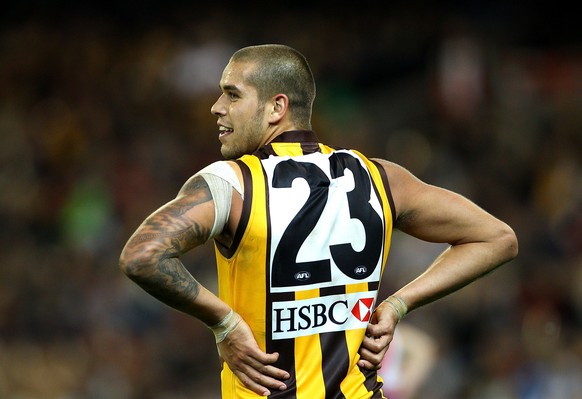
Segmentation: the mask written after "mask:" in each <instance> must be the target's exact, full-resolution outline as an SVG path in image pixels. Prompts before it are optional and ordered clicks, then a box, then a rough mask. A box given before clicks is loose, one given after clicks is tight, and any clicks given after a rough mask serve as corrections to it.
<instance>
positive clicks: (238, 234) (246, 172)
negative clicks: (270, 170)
mask: <svg viewBox="0 0 582 399" xmlns="http://www.w3.org/2000/svg"><path fill="white" fill-rule="evenodd" d="M235 162H236V163H237V165H238V166H239V167H240V169H241V172H242V175H243V183H244V189H243V190H244V195H243V206H242V210H241V216H240V220H239V222H238V226H237V228H236V231H235V233H234V238H233V240H232V244H231V245H230V247H226V246H224V245H222V244H221V243H219V242H218V241H216V240H214V242H215V243H216V248H217V249H218V251H219V252H220V254H221V255H222V256H224V257H225V258H227V259H230V258H232V256H233V255H234V253H235V252H236V250H237V249H238V246H239V244H240V242H241V240H242V237H243V234H244V232H245V230H246V228H247V225H248V223H249V217H250V215H251V205H252V202H253V188H252V179H251V170H250V169H249V167H248V166H247V164H245V163H244V162H243V161H240V160H236V161H235Z"/></svg>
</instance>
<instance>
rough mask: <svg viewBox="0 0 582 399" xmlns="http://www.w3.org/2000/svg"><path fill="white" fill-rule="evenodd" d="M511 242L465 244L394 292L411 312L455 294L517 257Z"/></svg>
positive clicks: (509, 240) (452, 248) (442, 255)
mask: <svg viewBox="0 0 582 399" xmlns="http://www.w3.org/2000/svg"><path fill="white" fill-rule="evenodd" d="M514 251H515V248H513V241H512V240H511V238H508V239H505V238H504V237H500V239H499V241H498V242H495V243H486V242H478V243H466V244H460V245H453V246H451V247H449V248H448V249H446V250H445V251H444V252H443V253H442V254H441V255H440V256H439V257H438V258H437V259H436V260H435V261H434V262H433V263H432V264H431V265H430V266H429V267H428V269H427V270H426V271H425V272H424V273H422V274H421V275H420V276H418V277H417V278H416V279H415V280H413V281H412V282H410V283H409V284H407V285H406V286H404V287H403V288H401V289H399V290H398V291H397V292H395V295H397V296H399V297H400V298H402V299H403V300H404V302H405V303H406V305H407V306H408V311H409V312H410V311H412V310H414V309H416V308H419V307H421V306H423V305H426V304H428V303H431V302H433V301H436V300H437V299H439V298H442V297H444V296H446V295H448V294H450V293H453V292H455V291H457V290H459V289H461V288H462V287H464V286H466V285H467V284H470V283H471V282H473V281H475V280H477V279H479V278H480V277H482V276H484V275H485V274H487V273H489V272H491V271H493V270H495V269H496V268H497V267H499V266H501V265H502V264H504V263H505V262H507V261H509V260H511V259H512V258H513V257H514V256H515V255H514Z"/></svg>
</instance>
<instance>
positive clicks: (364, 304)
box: [352, 298, 374, 322]
mask: <svg viewBox="0 0 582 399" xmlns="http://www.w3.org/2000/svg"><path fill="white" fill-rule="evenodd" d="M373 304H374V298H361V299H358V302H356V304H355V305H354V307H353V308H352V314H353V315H354V316H355V317H356V319H358V320H360V321H363V322H367V321H369V320H370V317H371V316H372V305H373Z"/></svg>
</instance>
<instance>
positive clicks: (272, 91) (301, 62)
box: [231, 44, 315, 129]
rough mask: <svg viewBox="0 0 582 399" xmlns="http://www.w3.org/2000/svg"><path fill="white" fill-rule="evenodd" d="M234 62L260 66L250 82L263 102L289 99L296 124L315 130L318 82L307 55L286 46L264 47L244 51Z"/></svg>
mask: <svg viewBox="0 0 582 399" xmlns="http://www.w3.org/2000/svg"><path fill="white" fill-rule="evenodd" d="M231 61H234V62H241V61H248V62H251V63H254V64H256V69H255V71H254V72H253V73H252V74H251V75H250V76H249V77H248V82H249V84H251V85H253V86H254V87H255V88H256V89H257V94H258V95H259V98H260V99H261V100H263V101H266V100H267V99H269V98H271V97H272V96H274V95H276V94H279V93H282V94H285V95H287V97H288V98H289V108H290V110H291V118H292V119H293V121H294V123H295V124H297V125H298V126H302V127H305V128H308V129H311V113H312V109H313V102H314V100H315V79H314V78H313V73H312V71H311V67H310V66H309V63H308V62H307V59H306V58H305V56H303V54H301V53H300V52H299V51H297V50H295V49H294V48H292V47H289V46H286V45H282V44H263V45H257V46H248V47H243V48H241V49H240V50H238V51H236V52H235V53H234V54H233V55H232V57H231Z"/></svg>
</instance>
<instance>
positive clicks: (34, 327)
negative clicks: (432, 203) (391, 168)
mask: <svg viewBox="0 0 582 399" xmlns="http://www.w3.org/2000/svg"><path fill="white" fill-rule="evenodd" d="M38 3H39V4H44V3H43V2H38ZM22 4H25V5H26V4H34V2H24V3H22ZM57 4H66V5H70V3H68V2H61V3H59V2H57ZM89 4H90V3H89ZM120 4H121V5H122V6H119V7H118V8H117V9H113V10H103V9H101V8H99V6H97V5H94V6H92V7H91V6H86V8H83V7H80V6H78V8H76V9H74V10H72V11H71V10H69V12H68V13H65V12H63V10H61V9H58V10H55V9H54V8H51V7H49V6H46V7H45V8H43V9H41V10H40V11H39V10H36V12H31V13H30V15H28V14H27V13H25V12H24V11H23V10H24V9H23V7H24V6H19V7H16V6H15V7H12V8H9V10H8V13H7V14H5V15H4V17H1V18H0V23H1V25H0V220H1V223H0V249H1V250H0V398H3V399H4V398H6V399H37V398H38V399H41V398H42V399H52V398H55V399H57V398H58V399H78V398H79V399H80V398H83V399H116V398H124V399H125V398H126V399H181V398H196V399H207V398H209V399H214V398H218V397H219V375H218V373H219V370H220V364H219V361H218V357H217V353H216V348H215V345H214V341H213V337H212V334H210V333H209V332H208V331H207V329H206V328H205V327H204V326H203V325H202V324H201V323H200V322H198V321H197V320H193V319H190V318H188V317H186V316H185V315H182V314H179V313H178V312H175V311H173V310H170V309H169V308H167V307H164V305H161V304H159V303H158V302H156V301H155V300H153V299H151V298H150V297H149V296H148V295H147V294H145V293H144V292H142V291H140V290H139V289H138V288H136V287H135V286H134V285H133V283H131V281H129V280H128V279H127V278H126V277H125V276H123V275H122V274H121V273H120V272H119V270H118V268H117V261H118V257H119V254H120V252H121V249H122V247H123V245H124V244H125V242H126V240H127V239H128V238H129V235H130V234H131V233H132V232H133V231H134V230H135V228H136V227H137V225H138V224H139V223H140V222H141V221H142V220H143V219H144V218H145V217H146V216H147V215H148V214H149V213H151V212H152V211H153V210H155V209H156V208H157V207H159V206H160V205H161V204H163V203H165V202H166V201H168V200H169V199H171V198H173V196H175V194H176V193H177V191H178V190H179V188H180V186H181V185H182V183H183V182H184V181H185V180H186V179H187V178H188V177H189V176H191V175H192V174H193V173H194V172H196V171H197V170H198V169H200V168H201V167H202V166H205V165H206V164H208V163H210V162H212V161H214V160H218V159H220V152H219V142H218V140H217V129H216V124H215V123H216V119H215V117H213V116H212V115H211V113H210V106H211V105H212V103H213V102H214V101H215V99H216V98H217V96H218V95H219V90H218V80H219V78H220V74H221V72H222V69H223V67H224V66H225V64H226V63H227V61H228V58H229V56H230V55H231V54H232V52H233V51H234V50H236V49H237V48H239V47H241V46H245V45H250V44H258V43H266V42H281V43H286V44H289V45H291V46H294V47H296V48H297V49H299V50H300V51H302V52H303V53H304V54H305V55H306V56H307V58H308V59H309V60H310V62H311V66H312V68H313V71H314V74H315V76H316V81H317V82H318V95H317V99H316V105H315V115H314V130H315V131H316V133H317V134H318V135H319V136H320V138H321V139H322V140H323V141H326V142H328V143H330V144H333V145H337V146H345V147H352V148H358V149H360V150H362V151H363V152H364V153H366V154H368V155H369V156H375V157H384V158H387V159H390V160H393V161H395V162H397V163H399V164H401V165H403V166H405V167H407V168H408V169H410V170H411V171H412V172H413V173H415V174H416V175H417V176H418V177H420V178H421V179H423V180H425V181H427V182H429V183H433V184H436V185H440V186H443V187H445V188H449V189H451V190H454V191H457V192H460V193H462V194H464V195H466V196H468V197H469V198H471V199H472V200H474V201H475V202H476V203H477V204H479V205H480V206H482V207H483V208H485V209H487V210H488V211H489V212H491V213H493V214H494V215H496V216H498V217H499V218H501V219H502V220H505V221H506V222H508V224H510V225H511V226H512V227H513V228H514V229H515V231H516V233H517V235H518V238H519V241H520V254H519V256H518V258H517V259H516V260H514V261H513V262H511V263H510V264H508V265H506V266H503V267H502V268H500V269H499V270H497V271H496V272H494V273H493V274H491V275H489V276H487V277H486V278H484V279H482V280H480V281H478V282H477V283H475V284H473V285H471V286H470V287H468V288H466V289H464V290H462V291H460V292H458V293H456V294H454V295H452V296H450V297H447V298H445V299H442V300H440V301H438V302H437V303H435V304H431V305H428V306H427V307H425V308H423V309H419V310H417V311H415V312H413V313H411V314H410V315H409V316H408V317H407V318H406V319H405V322H404V323H406V326H407V328H410V329H414V330H416V331H417V334H416V335H415V334H412V335H411V337H412V338H411V339H410V340H408V339H403V340H402V342H403V344H402V345H411V346H412V347H414V346H415V345H417V344H418V345H420V341H417V342H415V341H414V340H415V339H420V340H422V342H423V343H426V342H428V343H429V344H427V346H422V347H426V348H430V350H431V358H430V361H431V365H432V367H430V368H429V369H427V370H426V373H424V374H423V376H422V380H415V381H414V383H412V382H411V384H410V386H411V387H412V386H414V389H403V388H402V387H401V385H402V384H403V383H405V382H407V381H408V380H406V378H407V377H406V375H408V374H406V373H405V372H404V371H402V373H401V374H397V375H396V376H395V375H391V377H390V378H387V391H388V392H389V393H390V394H391V399H415V398H423V397H431V398H433V399H451V398H460V399H489V398H495V399H542V398H543V399H580V398H582V289H581V287H582V112H581V111H582V36H578V37H576V33H577V32H576V29H572V28H571V25H570V24H569V22H570V21H573V18H568V17H567V16H568V12H567V10H564V11H563V13H564V15H563V16H562V14H560V13H558V12H557V11H554V12H553V13H549V14H544V13H541V12H532V13H530V14H528V13H522V12H520V11H519V10H516V9H514V8H511V7H509V6H507V7H508V8H504V7H502V6H500V5H499V4H501V3H499V4H498V3H496V2H493V3H487V4H489V6H487V5H485V4H483V5H481V8H479V4H480V3H479V2H477V3H475V2H470V5H469V6H466V7H464V8H455V7H453V6H452V5H454V4H457V3H456V2H450V3H449V2H445V3H444V4H452V5H451V9H450V10H449V9H448V8H447V7H444V6H443V7H440V8H431V7H429V6H428V5H424V6H422V5H423V4H424V3H422V2H419V3H418V4H416V3H415V2H412V3H406V5H404V3H403V4H398V3H397V5H392V6H387V5H385V7H384V8H385V11H384V12H383V13H379V12H378V4H377V3H376V2H369V1H368V2H367V1H364V2H362V4H361V5H360V7H359V8H358V9H355V8H353V6H350V7H347V6H346V7H345V8H342V7H341V6H340V5H338V4H335V3H328V5H321V6H317V5H313V4H310V3H309V2H304V3H303V2H298V3H297V5H296V6H295V7H290V8H289V9H287V10H279V11H278V12H276V13H272V14H271V11H269V10H267V9H262V8H261V9H255V10H253V9H245V8H244V7H243V6H242V5H238V7H237V6H235V5H234V4H232V5H229V4H228V2H227V3H225V5H224V8H217V7H211V6H209V5H207V6H200V5H198V6H195V7H194V6H192V7H187V6H186V5H185V4H186V3H178V4H182V6H181V7H175V8H173V9H171V8H169V7H167V5H164V6H162V5H160V6H157V7H154V6H153V5H152V4H155V3H154V2H144V3H139V6H138V3H132V2H121V3H120ZM315 4H317V3H315ZM496 4H497V6H496V7H495V6H494V5H496ZM332 5H333V6H332ZM130 6H131V7H130ZM332 7H333V8H332ZM10 11H11V12H12V14H11V13H10ZM73 11H75V12H73ZM105 11H107V12H105ZM146 11H149V12H146ZM61 12H62V13H61ZM548 24H550V26H552V27H551V28H550V27H548V26H547V25H548ZM552 24H555V26H554V25H552ZM442 249H443V247H442V246H441V245H437V244H429V243H423V242H419V241H417V240H415V239H411V238H409V237H406V236H404V235H402V234H399V233H395V236H394V240H393V248H392V251H391V256H390V258H389V263H388V268H387V271H386V274H385V279H384V282H383V286H382V289H383V290H384V291H385V292H384V293H383V295H385V294H387V293H389V292H390V291H391V290H394V289H396V288H397V287H399V286H401V285H402V284H404V283H406V282H407V281H409V280H410V279H411V278H413V277H414V276H416V275H417V274H418V273H420V272H421V271H422V270H423V268H424V267H426V265H428V263H430V261H431V260H432V258H434V257H435V256H436V255H437V254H438V253H439V252H440V251H441V250H442ZM213 256H214V255H213V249H212V246H211V245H210V244H209V245H207V246H205V247H204V248H202V249H200V250H197V251H196V252H195V253H194V254H188V255H187V256H186V257H185V263H186V264H187V266H188V268H189V269H190V270H191V272H192V273H193V274H194V275H195V276H196V277H197V278H198V280H199V281H201V282H202V283H203V284H204V285H206V286H207V287H208V288H210V289H211V290H215V289H216V287H215V269H214V260H213ZM403 325H404V324H403ZM404 330H405V329H403V331H404ZM415 337H417V338H415ZM418 337H421V338H418ZM398 342H400V341H398ZM397 345H401V344H396V343H395V345H394V348H391V350H392V349H394V351H396V350H401V352H399V353H403V354H404V355H403V356H395V355H394V353H392V352H390V354H391V356H389V357H388V358H387V361H386V364H385V365H384V370H392V371H395V370H406V369H407V368H408V369H410V368H412V369H415V368H418V367H421V366H423V364H424V363H422V362H426V361H428V360H427V359H426V358H423V357H420V360H415V359H416V357H414V356H406V354H407V353H409V352H407V350H406V348H398V347H397ZM418 347H420V346H418ZM427 350H428V349H427ZM391 359H392V360H394V359H398V361H396V360H394V362H393V363H392V362H391ZM423 359H424V360H423ZM415 361H418V362H420V363H417V364H415V363H414V362H415ZM424 365H426V364H424ZM391 368H392V369H391Z"/></svg>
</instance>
